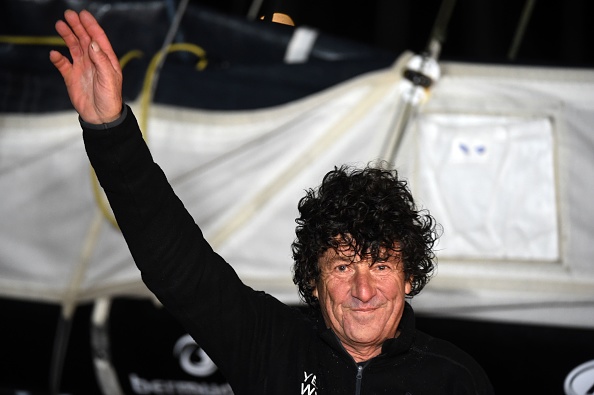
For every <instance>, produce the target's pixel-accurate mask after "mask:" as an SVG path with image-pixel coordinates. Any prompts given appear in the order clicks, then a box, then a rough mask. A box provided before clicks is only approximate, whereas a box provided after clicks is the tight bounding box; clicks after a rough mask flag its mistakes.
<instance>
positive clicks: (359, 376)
mask: <svg viewBox="0 0 594 395" xmlns="http://www.w3.org/2000/svg"><path fill="white" fill-rule="evenodd" d="M363 369H364V367H363V366H362V365H358V366H357V385H356V386H355V395H361V379H362V378H363Z"/></svg>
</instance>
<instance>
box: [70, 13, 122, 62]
mask: <svg viewBox="0 0 594 395" xmlns="http://www.w3.org/2000/svg"><path fill="white" fill-rule="evenodd" d="M80 21H81V23H82V25H83V26H84V27H85V30H86V31H87V33H88V34H89V35H90V37H91V40H92V41H95V42H96V43H98V44H99V47H100V48H101V50H102V51H103V52H104V53H105V55H107V57H108V58H109V61H110V62H111V64H112V66H113V67H114V68H119V61H118V58H117V56H116V54H115V52H114V50H113V48H112V46H111V42H110V41H109V38H108V37H107V34H105V31H104V30H103V28H102V27H101V25H99V23H98V22H97V20H96V19H95V17H94V16H93V15H92V14H91V13H90V12H88V11H86V10H83V11H81V12H80Z"/></svg>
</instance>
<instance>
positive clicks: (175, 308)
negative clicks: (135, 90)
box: [82, 108, 292, 388]
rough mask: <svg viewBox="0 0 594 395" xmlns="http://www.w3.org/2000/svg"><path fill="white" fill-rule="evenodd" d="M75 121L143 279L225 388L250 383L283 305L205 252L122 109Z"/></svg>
mask: <svg viewBox="0 0 594 395" xmlns="http://www.w3.org/2000/svg"><path fill="white" fill-rule="evenodd" d="M82 126H83V137H84V141H85V148H86V150H87V154H88V156H89V159H90V161H91V164H92V166H93V168H94V170H95V172H96V174H97V177H98V179H99V182H100V184H101V186H102V187H103V189H104V190H105V193H106V195H107V197H108V199H109V202H110V205H111V207H112V210H113V212H114V214H115V217H116V219H117V222H118V225H119V226H120V229H121V231H122V233H123V235H124V238H125V240H126V243H127V244H128V247H129V249H130V252H131V254H132V256H133V258H134V261H135V262H136V264H137V266H138V268H139V269H140V271H141V274H142V278H143V281H144V282H145V283H146V285H147V286H148V287H149V289H150V290H151V291H152V292H153V293H154V294H155V295H156V296H157V297H158V298H159V300H160V301H161V302H162V303H163V305H164V306H165V307H166V308H167V309H168V310H169V311H170V312H171V313H172V314H173V315H174V316H175V317H176V318H177V319H178V320H179V321H180V322H181V323H182V324H183V325H184V327H185V328H186V330H188V332H189V333H190V334H191V335H192V336H193V337H194V339H195V340H196V342H197V343H198V344H199V345H200V346H201V347H202V348H204V350H205V351H206V352H207V354H209V356H210V357H211V358H212V359H213V361H214V362H215V363H216V364H217V366H218V367H219V368H220V369H221V370H222V372H223V374H225V376H226V377H227V379H228V380H229V382H230V383H231V384H232V385H233V383H234V382H235V384H236V385H237V386H238V387H239V388H242V387H243V388H249V387H251V388H254V387H252V386H253V385H254V383H253V381H258V380H263V378H262V374H263V372H264V371H265V370H266V364H267V363H268V362H267V361H268V358H269V354H270V353H271V349H272V350H273V349H274V347H275V346H274V344H272V343H273V342H274V341H275V340H274V339H282V338H283V337H285V334H283V333H281V332H282V331H283V330H284V329H283V328H287V327H290V326H291V325H279V321H282V320H283V319H285V318H286V319H290V318H289V317H290V314H289V311H288V310H289V308H288V307H287V306H284V305H283V304H281V303H280V302H279V301H277V300H276V299H274V298H272V297H271V296H269V295H267V294H265V293H263V292H256V291H254V290H252V289H251V288H249V287H247V286H246V285H244V284H243V283H242V282H241V281H240V279H239V278H238V276H237V275H236V273H235V271H234V270H233V269H232V267H231V266H230V265H228V264H227V263H226V262H225V261H224V260H223V259H222V258H221V257H220V256H219V255H217V254H216V253H215V252H214V251H213V250H212V248H211V247H210V245H209V244H208V243H207V242H206V240H205V239H204V237H203V235H202V232H201V231H200V229H199V228H198V226H197V225H196V224H195V223H194V220H193V218H192V217H191V215H190V214H189V213H188V211H187V210H186V209H185V208H184V206H183V204H182V202H181V201H180V200H179V198H178V197H177V196H176V195H175V193H174V191H173V190H172V188H171V186H170V184H169V183H168V181H167V179H166V176H165V174H164V173H163V171H162V170H161V169H160V168H159V166H158V165H157V164H156V163H155V162H154V161H153V158H152V156H151V154H150V151H149V149H148V147H147V146H146V144H145V142H144V140H143V139H142V135H141V133H140V130H139V128H138V124H137V122H136V119H135V118H134V115H133V114H132V111H131V110H130V109H129V108H127V115H126V116H125V119H123V121H122V122H121V123H119V124H118V125H116V126H115V127H111V128H108V129H105V130H93V129H90V128H89V127H87V126H86V125H84V124H82ZM291 314H292V313H291ZM238 366H241V369H238V368H237V367H238ZM247 380H252V382H248V381H247Z"/></svg>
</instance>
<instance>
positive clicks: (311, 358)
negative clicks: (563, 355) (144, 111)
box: [50, 10, 493, 395]
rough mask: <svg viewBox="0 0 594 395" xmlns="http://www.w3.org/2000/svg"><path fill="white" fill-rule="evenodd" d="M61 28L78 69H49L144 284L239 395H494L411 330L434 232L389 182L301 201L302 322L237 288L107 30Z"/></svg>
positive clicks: (467, 364)
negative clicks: (183, 195) (147, 129)
mask: <svg viewBox="0 0 594 395" xmlns="http://www.w3.org/2000/svg"><path fill="white" fill-rule="evenodd" d="M64 17H65V21H58V22H57V23H56V30H57V31H58V33H59V34H60V36H61V37H62V38H63V39H64V42H65V43H66V45H67V47H68V50H69V52H70V56H71V59H72V60H69V59H68V58H66V57H65V56H64V55H62V54H60V53H59V52H57V51H52V52H51V53H50V60H51V61H52V63H53V64H54V65H55V66H56V68H57V69H58V71H59V72H60V74H61V75H62V77H63V78H64V81H65V84H66V88H67V90H68V94H69V96H70V99H71V101H72V103H73V105H74V108H75V109H76V111H77V112H78V114H79V116H80V119H79V120H80V124H81V126H82V129H83V138H84V143H85V148H86V151H87V154H88V156H89V159H90V161H91V164H92V166H93V168H94V170H95V173H96V174H97V177H98V179H99V181H100V183H101V186H102V187H103V189H104V190H105V193H106V195H107V197H108V199H109V202H110V204H111V207H112V209H113V212H114V214H115V216H116V219H117V221H118V225H119V226H120V229H121V231H122V233H123V236H124V238H125V240H126V243H127V244H128V247H129V249H130V251H131V254H132V256H133V258H134V261H135V263H136V265H137V266H138V268H139V269H140V271H141V274H142V279H143V281H144V282H145V283H146V285H147V286H148V287H149V289H150V290H151V291H152V292H153V293H154V294H155V295H156V296H157V297H158V298H159V300H160V301H161V302H162V303H163V305H164V306H165V307H166V308H167V309H168V310H169V311H170V312H171V313H172V314H173V315H174V316H175V317H176V318H177V319H178V320H179V321H180V322H181V323H182V324H183V325H184V327H185V328H186V330H187V331H188V333H189V334H190V335H191V336H192V337H193V338H194V339H195V340H196V342H197V343H198V344H200V346H201V347H202V348H203V349H204V350H205V351H206V352H207V354H208V355H209V356H210V357H211V359H212V360H213V361H214V362H215V363H216V365H217V366H218V367H219V369H220V370H221V371H222V372H223V374H224V375H225V377H226V378H227V380H228V381H229V384H230V385H231V387H232V388H233V391H234V393H235V394H237V395H240V394H245V395H256V394H258V395H291V394H296V395H297V394H299V395H303V394H308V395H314V394H319V395H325V394H336V395H344V394H361V395H366V394H380V393H382V394H383V393H386V394H391V395H397V394H401V395H405V394H408V395H417V394H430V395H441V394H444V395H445V394H448V395H451V394H459V395H470V394H474V395H479V394H480V395H491V394H492V393H493V389H492V387H491V385H490V383H489V380H488V378H487V376H486V375H485V373H484V372H483V370H482V369H481V367H480V366H479V365H478V364H477V363H476V362H475V361H474V359H472V358H471V357H470V356H469V355H468V354H466V353H465V352H463V351H462V350H460V349H459V348H457V347H455V346H454V345H452V344H450V343H448V342H445V341H442V340H438V339H436V338H433V337H431V336H428V335H426V334H424V333H422V332H420V331H417V330H416V329H415V319H414V312H413V310H412V307H411V306H410V304H408V303H407V302H406V298H407V297H412V296H414V295H416V294H418V293H419V292H420V291H421V289H423V287H424V286H425V284H427V282H428V281H429V278H430V276H431V274H432V273H433V271H434V255H433V251H432V248H433V244H434V242H435V240H436V237H437V234H436V232H435V222H434V221H433V218H432V217H431V216H430V215H429V214H428V213H426V212H424V211H422V210H417V209H416V207H415V204H414V201H413V199H412V196H411V194H410V192H409V190H408V188H407V185H406V182H404V181H403V180H400V179H399V178H398V175H397V173H396V172H395V171H392V170H386V169H382V168H374V167H366V168H365V169H351V168H348V167H340V168H335V169H334V170H332V171H331V172H329V173H328V174H327V175H326V177H325V178H324V180H323V182H322V184H321V186H320V187H319V188H316V189H315V190H314V189H312V190H309V191H307V194H306V196H305V197H304V198H303V199H301V201H300V202H299V212H300V217H299V218H297V229H296V236H297V237H296V239H295V241H294V243H293V246H292V248H293V257H294V260H295V264H294V268H293V270H294V271H293V273H294V282H295V284H296V285H297V286H298V289H299V293H300V295H301V296H302V298H303V300H304V301H305V302H306V303H307V304H308V305H309V306H310V311H311V314H303V313H302V312H301V311H300V310H299V309H296V308H294V307H291V306H286V305H284V304H282V303H281V302H279V301H278V300H276V299H274V298H273V297H272V296H270V295H268V294H266V293H264V292H260V291H255V290H253V289H251V288H250V287H248V286H246V285H245V284H243V282H242V281H241V279H240V278H239V277H238V276H237V274H236V273H235V271H234V270H233V268H232V266H231V265H229V264H228V263H227V262H226V261H225V260H224V259H223V258H222V257H221V256H219V255H218V254H217V253H216V252H215V251H213V250H212V248H211V247H210V245H209V244H208V242H207V241H206V240H205V238H204V237H203V235H202V232H201V230H200V228H199V227H198V225H197V224H196V223H195V222H194V220H193V219H192V217H191V215H190V214H189V213H188V211H187V210H186V209H185V207H184V205H183V204H182V202H181V201H180V200H179V198H178V197H177V196H176V195H175V193H174V191H173V189H172V188H171V185H170V184H169V182H168V181H167V178H166V176H165V174H164V173H163V171H162V170H161V169H160V167H159V166H158V165H157V164H156V163H155V162H154V161H153V158H152V155H151V153H150V151H149V149H148V147H147V145H146V144H145V142H144V140H143V137H142V133H141V132H140V130H139V127H138V123H137V122H136V119H135V117H134V114H133V113H132V110H131V109H130V107H128V106H127V105H125V103H123V101H122V91H121V90H122V72H121V69H120V66H119V63H118V60H117V57H116V55H115V53H114V52H113V49H112V47H111V43H110V42H109V40H108V38H107V36H106V35H105V33H104V31H103V29H102V28H101V27H100V26H99V24H98V23H97V21H96V20H95V18H94V17H93V16H92V15H91V14H90V13H89V12H86V11H82V12H80V13H77V12H74V11H71V10H68V11H66V12H65V14H64ZM205 193H208V191H205ZM246 248H250V247H249V246H246ZM256 253H259V254H263V255H264V254H266V251H256Z"/></svg>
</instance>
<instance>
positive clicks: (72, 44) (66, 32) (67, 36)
mask: <svg viewBox="0 0 594 395" xmlns="http://www.w3.org/2000/svg"><path fill="white" fill-rule="evenodd" d="M55 26H56V31H57V32H58V34H59V35H60V37H62V40H64V43H65V44H66V46H67V47H68V50H69V51H70V54H71V55H72V56H73V57H74V56H80V55H81V54H82V51H81V48H80V42H79V41H78V38H77V37H76V35H75V34H74V33H73V32H72V30H71V29H70V26H68V25H67V24H66V22H64V21H58V22H56V25H55Z"/></svg>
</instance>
